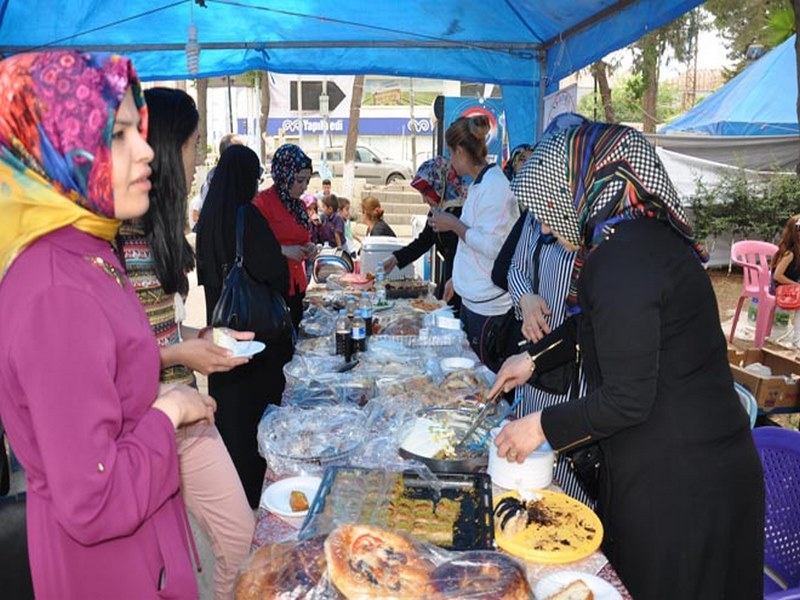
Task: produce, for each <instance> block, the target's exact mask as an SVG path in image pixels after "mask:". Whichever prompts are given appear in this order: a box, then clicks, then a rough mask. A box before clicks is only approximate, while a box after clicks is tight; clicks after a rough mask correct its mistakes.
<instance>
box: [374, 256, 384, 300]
mask: <svg viewBox="0 0 800 600" xmlns="http://www.w3.org/2000/svg"><path fill="white" fill-rule="evenodd" d="M375 304H377V305H378V306H384V305H385V304H386V273H385V272H384V271H383V263H378V268H377V269H375Z"/></svg>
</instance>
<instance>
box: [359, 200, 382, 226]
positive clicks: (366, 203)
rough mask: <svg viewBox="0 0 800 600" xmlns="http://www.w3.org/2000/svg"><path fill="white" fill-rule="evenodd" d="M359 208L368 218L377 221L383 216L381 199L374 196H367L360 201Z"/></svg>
mask: <svg viewBox="0 0 800 600" xmlns="http://www.w3.org/2000/svg"><path fill="white" fill-rule="evenodd" d="M361 210H362V211H363V212H364V214H366V215H367V216H368V217H369V218H370V219H372V220H374V221H378V220H380V219H382V218H383V209H382V208H381V201H380V200H378V199H377V198H376V197H375V196H368V197H367V198H364V200H363V201H362V202H361Z"/></svg>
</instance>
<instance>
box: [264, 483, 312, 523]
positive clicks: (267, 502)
mask: <svg viewBox="0 0 800 600" xmlns="http://www.w3.org/2000/svg"><path fill="white" fill-rule="evenodd" d="M320 483H322V479H320V478H319V477H289V478H288V479H281V480H280V481H276V482H275V483H273V484H271V485H270V486H269V487H268V488H267V489H265V490H264V491H263V492H262V494H261V503H260V504H261V506H262V507H264V508H266V509H267V510H268V511H270V512H273V513H275V514H276V515H282V516H284V517H304V516H305V515H306V513H307V512H308V511H307V510H300V511H297V512H294V511H293V510H292V507H291V506H290V505H289V498H290V497H291V494H292V492H303V493H304V494H305V495H306V498H307V499H308V504H309V506H311V503H312V502H313V501H314V496H316V495H317V490H318V489H319V485H320Z"/></svg>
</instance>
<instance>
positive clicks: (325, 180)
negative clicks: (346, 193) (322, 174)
mask: <svg viewBox="0 0 800 600" xmlns="http://www.w3.org/2000/svg"><path fill="white" fill-rule="evenodd" d="M330 184H331V180H330V179H323V180H322V185H330Z"/></svg>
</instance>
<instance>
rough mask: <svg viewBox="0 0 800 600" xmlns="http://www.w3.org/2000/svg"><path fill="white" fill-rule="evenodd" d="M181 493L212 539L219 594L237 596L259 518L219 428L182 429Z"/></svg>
mask: <svg viewBox="0 0 800 600" xmlns="http://www.w3.org/2000/svg"><path fill="white" fill-rule="evenodd" d="M176 439H177V444H178V455H179V457H180V465H181V467H180V468H181V492H182V493H183V498H184V500H185V501H186V507H187V508H188V509H189V511H190V512H191V513H192V515H193V516H194V518H195V519H196V520H197V522H198V524H199V525H200V527H202V528H203V531H205V532H206V535H207V536H208V538H209V541H210V542H211V547H212V549H213V551H214V556H215V558H216V561H215V567H214V597H215V598H216V600H229V599H231V598H233V587H234V584H235V582H236V572H237V570H238V569H239V567H240V566H241V565H242V563H243V562H244V561H245V560H246V559H247V556H248V555H249V553H250V543H251V541H252V539H253V530H254V529H255V516H254V515H253V511H252V509H251V508H250V505H249V504H248V503H247V497H246V496H245V495H244V489H243V488H242V483H241V481H239V475H238V474H237V472H236V468H235V467H234V466H233V462H232V461H231V457H230V454H228V450H227V448H225V444H224V443H223V441H222V438H221V437H220V435H219V431H217V428H216V427H214V426H211V425H206V424H197V425H192V426H190V427H184V428H182V429H179V430H178V431H177V433H176Z"/></svg>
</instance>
